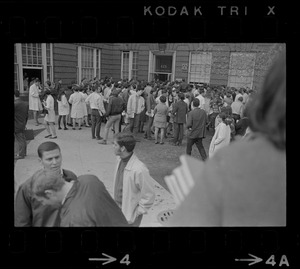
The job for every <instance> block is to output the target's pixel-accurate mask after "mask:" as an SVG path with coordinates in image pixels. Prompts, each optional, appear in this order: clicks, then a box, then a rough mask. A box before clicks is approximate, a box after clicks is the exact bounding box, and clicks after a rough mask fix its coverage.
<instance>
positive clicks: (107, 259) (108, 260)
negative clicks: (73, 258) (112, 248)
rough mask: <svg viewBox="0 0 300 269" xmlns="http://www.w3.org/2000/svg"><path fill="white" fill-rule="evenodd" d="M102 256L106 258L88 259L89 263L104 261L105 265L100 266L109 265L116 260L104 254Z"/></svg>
mask: <svg viewBox="0 0 300 269" xmlns="http://www.w3.org/2000/svg"><path fill="white" fill-rule="evenodd" d="M102 255H103V256H106V257H107V258H89V260H90V261H106V262H105V263H102V265H105V264H108V263H111V262H114V261H116V260H117V259H116V258H114V257H112V256H109V255H107V254H105V253H102Z"/></svg>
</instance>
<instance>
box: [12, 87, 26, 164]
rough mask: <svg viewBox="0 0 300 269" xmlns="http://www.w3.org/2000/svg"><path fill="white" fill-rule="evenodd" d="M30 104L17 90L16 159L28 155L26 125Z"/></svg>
mask: <svg viewBox="0 0 300 269" xmlns="http://www.w3.org/2000/svg"><path fill="white" fill-rule="evenodd" d="M28 110H29V105H28V103H27V102H25V101H23V100H21V99H20V92H19V91H18V90H15V132H14V133H15V144H16V153H17V154H16V155H15V159H23V158H24V157H25V156H26V150H27V143H26V137H25V127H26V124H27V120H28Z"/></svg>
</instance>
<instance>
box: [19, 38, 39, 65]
mask: <svg viewBox="0 0 300 269" xmlns="http://www.w3.org/2000/svg"><path fill="white" fill-rule="evenodd" d="M22 64H23V66H33V67H35V66H41V65H42V44H41V43H22Z"/></svg>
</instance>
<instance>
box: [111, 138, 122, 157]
mask: <svg viewBox="0 0 300 269" xmlns="http://www.w3.org/2000/svg"><path fill="white" fill-rule="evenodd" d="M113 148H114V153H115V155H116V156H120V155H121V154H122V151H121V147H120V145H119V144H118V142H117V141H116V140H114V143H113Z"/></svg>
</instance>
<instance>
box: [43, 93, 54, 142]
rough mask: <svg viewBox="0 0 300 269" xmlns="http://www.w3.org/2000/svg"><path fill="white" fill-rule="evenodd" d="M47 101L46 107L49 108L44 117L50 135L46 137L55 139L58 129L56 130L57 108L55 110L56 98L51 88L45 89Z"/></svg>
mask: <svg viewBox="0 0 300 269" xmlns="http://www.w3.org/2000/svg"><path fill="white" fill-rule="evenodd" d="M45 95H46V101H44V107H45V109H46V110H47V113H46V115H45V118H44V124H45V127H46V129H47V132H48V135H46V136H45V138H48V137H49V138H51V139H55V138H57V136H56V131H55V126H54V124H55V110H54V98H53V97H52V95H51V92H50V90H48V89H47V90H46V91H45Z"/></svg>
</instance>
